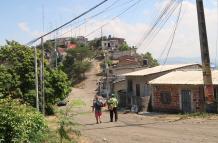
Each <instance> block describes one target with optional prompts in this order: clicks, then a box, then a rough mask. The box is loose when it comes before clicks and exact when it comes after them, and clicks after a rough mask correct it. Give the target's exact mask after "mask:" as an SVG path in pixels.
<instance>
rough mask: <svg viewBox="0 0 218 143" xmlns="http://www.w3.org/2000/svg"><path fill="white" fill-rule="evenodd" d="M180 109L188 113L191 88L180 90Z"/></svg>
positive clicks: (189, 110)
mask: <svg viewBox="0 0 218 143" xmlns="http://www.w3.org/2000/svg"><path fill="white" fill-rule="evenodd" d="M181 96H182V111H183V112H184V113H190V112H191V111H192V109H191V90H182V91H181Z"/></svg>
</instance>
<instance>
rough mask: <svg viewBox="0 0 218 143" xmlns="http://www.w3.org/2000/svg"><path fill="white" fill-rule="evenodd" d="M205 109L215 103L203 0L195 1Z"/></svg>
mask: <svg viewBox="0 0 218 143" xmlns="http://www.w3.org/2000/svg"><path fill="white" fill-rule="evenodd" d="M196 4H197V14H198V26H199V36H200V47H201V60H202V71H203V80H204V96H205V103H206V108H207V107H208V105H210V104H212V103H215V98H214V90H213V82H212V76H211V68H210V55H209V49H208V40H207V30H206V23H205V15H204V5H203V0H196Z"/></svg>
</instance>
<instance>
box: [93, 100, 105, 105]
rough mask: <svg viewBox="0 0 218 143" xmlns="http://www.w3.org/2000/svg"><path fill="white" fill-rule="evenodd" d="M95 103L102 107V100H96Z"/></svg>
mask: <svg viewBox="0 0 218 143" xmlns="http://www.w3.org/2000/svg"><path fill="white" fill-rule="evenodd" d="M95 104H96V106H97V107H102V106H103V104H102V102H100V101H98V100H97V101H96V103H95Z"/></svg>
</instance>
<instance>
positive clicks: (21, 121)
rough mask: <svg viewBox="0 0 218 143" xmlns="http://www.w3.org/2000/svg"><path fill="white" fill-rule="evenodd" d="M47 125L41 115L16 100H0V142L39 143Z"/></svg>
mask: <svg viewBox="0 0 218 143" xmlns="http://www.w3.org/2000/svg"><path fill="white" fill-rule="evenodd" d="M46 131H47V125H46V124H45V121H44V117H43V115H42V114H40V113H39V112H37V111H36V110H35V109H34V108H33V107H29V106H27V105H25V104H21V103H20V102H19V101H17V100H11V99H0V140H1V141H0V142H1V143H12V142H13V143H21V142H31V143H39V142H42V141H43V140H44V137H45V135H46Z"/></svg>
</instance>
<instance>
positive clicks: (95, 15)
mask: <svg viewBox="0 0 218 143" xmlns="http://www.w3.org/2000/svg"><path fill="white" fill-rule="evenodd" d="M119 1H120V0H116V1H114V2H113V3H112V4H111V5H110V6H108V7H106V8H105V9H104V10H102V11H100V12H98V13H96V14H94V15H92V16H90V17H88V18H87V20H86V21H84V22H83V23H81V24H80V25H78V26H76V27H74V28H71V29H70V30H68V31H66V32H65V33H63V34H61V35H59V36H58V38H59V37H61V36H63V35H65V34H67V33H68V32H71V31H72V30H75V29H77V28H79V27H80V26H82V25H84V24H86V23H88V19H89V20H90V19H92V18H94V17H97V16H99V15H101V14H103V13H104V12H106V11H107V10H108V9H110V8H111V7H113V6H114V5H115V4H117V3H118V2H119ZM131 1H132V0H131ZM78 23H79V22H78Z"/></svg>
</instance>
